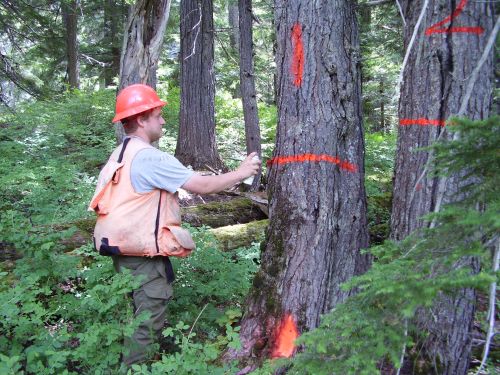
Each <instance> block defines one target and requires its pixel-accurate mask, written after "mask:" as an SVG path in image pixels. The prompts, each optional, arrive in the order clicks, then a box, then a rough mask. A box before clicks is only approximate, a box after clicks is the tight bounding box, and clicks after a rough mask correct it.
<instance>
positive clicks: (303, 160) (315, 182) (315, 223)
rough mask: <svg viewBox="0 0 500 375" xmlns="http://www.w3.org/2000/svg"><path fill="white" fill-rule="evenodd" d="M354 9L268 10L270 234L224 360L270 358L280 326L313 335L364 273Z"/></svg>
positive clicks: (280, 6)
mask: <svg viewBox="0 0 500 375" xmlns="http://www.w3.org/2000/svg"><path fill="white" fill-rule="evenodd" d="M354 5H355V4H354V3H353V2H352V1H349V0H330V1H322V2H319V3H318V2H311V1H307V0H303V1H294V2H288V1H286V0H275V12H276V13H275V26H276V35H277V53H276V65H277V71H278V84H279V85H278V131H277V139H276V149H275V151H274V158H273V159H272V161H271V163H270V175H269V188H270V189H269V198H270V200H269V202H270V207H269V208H270V211H269V213H270V224H269V229H268V230H267V234H266V238H267V245H266V248H265V250H264V251H263V252H262V255H261V270H260V271H259V272H258V274H257V275H256V277H255V279H254V282H253V289H252V291H251V293H250V296H249V298H248V301H247V304H246V305H247V308H246V312H245V315H244V318H243V321H242V326H241V334H240V337H241V341H242V349H241V350H240V351H239V352H238V353H230V354H229V356H239V357H257V359H259V358H260V359H262V358H264V357H267V356H268V355H270V354H271V353H273V349H275V344H276V341H277V335H276V332H277V331H276V329H277V328H278V327H279V326H280V324H281V323H282V322H283V319H284V317H285V316H287V317H289V316H291V317H292V320H293V321H295V322H296V324H297V326H298V329H299V331H305V330H309V329H311V328H314V327H316V326H317V325H318V324H319V321H320V318H321V315H322V314H325V313H327V312H328V311H330V310H331V309H332V307H334V306H335V305H337V304H338V303H340V302H342V301H343V300H344V299H345V298H346V297H347V296H348V294H349V293H348V292H346V291H342V290H341V289H340V285H341V284H342V283H343V282H345V281H346V280H348V279H350V278H351V277H352V276H353V275H354V274H357V273H361V272H364V271H365V270H366V268H367V266H368V263H369V259H368V258H367V257H365V256H362V255H360V249H361V248H364V247H367V245H368V231H367V220H366V197H365V191H364V185H363V176H364V164H363V153H364V151H363V128H362V122H361V85H360V69H359V41H358V32H357V22H356V17H355V6H354ZM286 157H288V158H286ZM347 161H348V162H347ZM354 165H355V166H354ZM249 361H253V359H249Z"/></svg>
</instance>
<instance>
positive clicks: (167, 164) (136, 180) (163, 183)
mask: <svg viewBox="0 0 500 375" xmlns="http://www.w3.org/2000/svg"><path fill="white" fill-rule="evenodd" d="M193 174H194V172H193V171H192V170H190V169H187V168H186V167H185V166H183V165H182V164H181V162H180V161H179V160H177V159H176V158H175V157H174V156H173V155H170V154H168V153H166V152H163V151H160V150H157V149H156V148H146V149H144V150H141V151H139V152H138V153H137V154H136V155H135V157H134V160H132V166H131V167H130V180H131V182H132V187H133V188H134V190H135V192H136V193H149V192H150V191H152V190H154V189H162V190H167V191H168V192H170V193H175V192H176V191H177V189H178V188H180V187H181V186H182V185H184V183H185V182H186V181H187V180H189V178H190V177H191V176H192V175H193Z"/></svg>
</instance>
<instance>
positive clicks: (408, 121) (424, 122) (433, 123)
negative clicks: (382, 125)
mask: <svg viewBox="0 0 500 375" xmlns="http://www.w3.org/2000/svg"><path fill="white" fill-rule="evenodd" d="M399 125H401V126H408V125H420V126H429V125H431V126H446V121H445V120H431V119H428V118H414V119H411V118H403V119H401V120H399Z"/></svg>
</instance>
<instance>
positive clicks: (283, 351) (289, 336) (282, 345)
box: [271, 314, 299, 358]
mask: <svg viewBox="0 0 500 375" xmlns="http://www.w3.org/2000/svg"><path fill="white" fill-rule="evenodd" d="M297 337H299V331H298V329H297V324H296V323H295V320H294V319H293V317H292V315H291V314H287V315H286V316H285V317H284V318H283V320H282V321H281V322H280V324H279V326H278V327H277V330H276V340H275V341H274V347H273V350H272V351H271V358H289V357H291V356H292V355H293V353H294V352H295V348H296V345H295V339H296V338H297Z"/></svg>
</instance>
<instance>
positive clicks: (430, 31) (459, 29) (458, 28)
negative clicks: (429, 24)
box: [425, 26, 484, 35]
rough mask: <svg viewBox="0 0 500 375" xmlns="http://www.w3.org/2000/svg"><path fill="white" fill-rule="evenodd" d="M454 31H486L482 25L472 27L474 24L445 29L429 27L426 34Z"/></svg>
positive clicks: (450, 32)
mask: <svg viewBox="0 0 500 375" xmlns="http://www.w3.org/2000/svg"><path fill="white" fill-rule="evenodd" d="M452 33H467V34H477V35H480V34H482V33H484V29H483V28H482V27H479V26H478V27H472V26H457V27H449V28H443V29H432V28H429V29H427V30H426V31H425V35H432V34H452Z"/></svg>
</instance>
